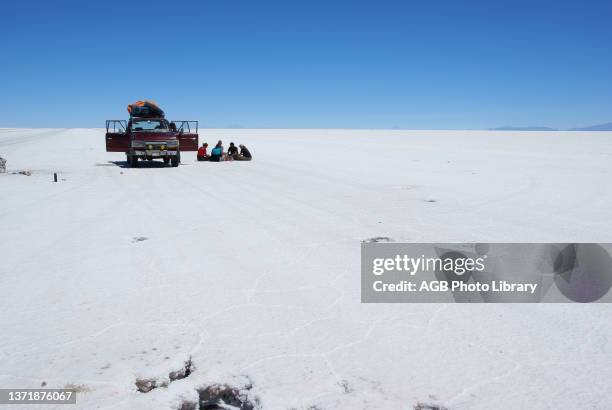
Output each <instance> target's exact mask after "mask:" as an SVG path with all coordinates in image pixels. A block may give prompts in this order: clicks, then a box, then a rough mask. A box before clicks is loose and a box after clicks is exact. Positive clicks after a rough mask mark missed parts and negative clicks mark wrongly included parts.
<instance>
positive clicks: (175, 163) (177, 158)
mask: <svg viewBox="0 0 612 410" xmlns="http://www.w3.org/2000/svg"><path fill="white" fill-rule="evenodd" d="M180 163H181V155H180V154H176V155H175V156H173V157H172V166H173V167H178V166H179V164H180Z"/></svg>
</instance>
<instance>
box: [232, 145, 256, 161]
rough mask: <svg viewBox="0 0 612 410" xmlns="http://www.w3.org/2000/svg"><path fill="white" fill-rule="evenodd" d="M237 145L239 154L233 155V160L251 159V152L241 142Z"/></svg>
mask: <svg viewBox="0 0 612 410" xmlns="http://www.w3.org/2000/svg"><path fill="white" fill-rule="evenodd" d="M239 147H240V154H236V156H235V157H234V159H235V160H238V161H250V160H251V159H253V156H252V155H251V152H250V151H249V149H248V148H247V147H245V146H244V145H242V144H240V145H239Z"/></svg>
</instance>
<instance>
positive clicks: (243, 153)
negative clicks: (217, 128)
mask: <svg viewBox="0 0 612 410" xmlns="http://www.w3.org/2000/svg"><path fill="white" fill-rule="evenodd" d="M238 147H240V151H238ZM238 147H236V146H235V145H234V143H233V142H230V145H229V148H228V149H227V152H225V151H224V150H223V141H221V140H219V142H217V145H215V147H214V148H213V149H212V150H211V151H210V155H209V154H208V153H207V152H206V150H207V149H208V143H206V142H205V143H204V144H202V146H201V147H200V149H198V161H212V162H219V161H250V160H251V159H252V158H253V157H252V156H251V152H250V151H249V150H248V149H247V147H245V146H244V145H242V144H240V145H239V146H238Z"/></svg>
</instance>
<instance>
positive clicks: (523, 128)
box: [490, 125, 559, 131]
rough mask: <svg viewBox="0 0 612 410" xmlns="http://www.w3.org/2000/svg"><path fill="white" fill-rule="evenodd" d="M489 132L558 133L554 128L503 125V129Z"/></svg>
mask: <svg viewBox="0 0 612 410" xmlns="http://www.w3.org/2000/svg"><path fill="white" fill-rule="evenodd" d="M490 130H491V131H559V130H558V129H556V128H549V127H537V126H534V125H530V126H528V127H513V126H510V125H504V126H503V127H497V128H490Z"/></svg>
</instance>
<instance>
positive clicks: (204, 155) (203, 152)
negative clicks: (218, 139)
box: [198, 142, 210, 161]
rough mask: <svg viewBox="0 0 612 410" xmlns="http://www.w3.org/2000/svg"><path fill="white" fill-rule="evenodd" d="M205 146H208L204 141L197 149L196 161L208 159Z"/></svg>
mask: <svg viewBox="0 0 612 410" xmlns="http://www.w3.org/2000/svg"><path fill="white" fill-rule="evenodd" d="M206 148H208V143H206V142H205V143H204V144H202V146H201V147H200V148H199V149H198V161H208V160H209V159H210V155H208V154H207V153H206Z"/></svg>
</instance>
